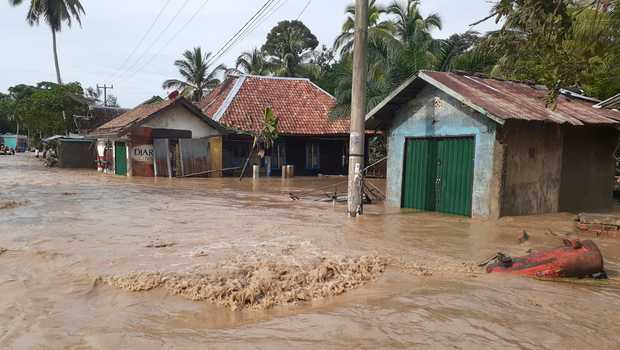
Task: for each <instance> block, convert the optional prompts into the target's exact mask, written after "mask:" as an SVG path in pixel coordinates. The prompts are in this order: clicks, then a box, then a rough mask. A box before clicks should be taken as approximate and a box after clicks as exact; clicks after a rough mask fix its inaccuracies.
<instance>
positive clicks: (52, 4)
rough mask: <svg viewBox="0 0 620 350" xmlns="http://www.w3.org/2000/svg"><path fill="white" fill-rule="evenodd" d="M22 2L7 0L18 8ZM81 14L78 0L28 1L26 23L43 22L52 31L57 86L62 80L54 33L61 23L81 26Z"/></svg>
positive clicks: (36, 23) (82, 12)
mask: <svg viewBox="0 0 620 350" xmlns="http://www.w3.org/2000/svg"><path fill="white" fill-rule="evenodd" d="M23 2H24V0H9V4H11V5H13V6H18V5H20V4H22V3H23ZM83 14H84V8H83V7H82V4H81V3H80V1H79V0H30V8H29V9H28V13H27V15H26V21H27V22H28V23H29V24H30V25H31V26H34V25H38V24H39V23H41V21H42V20H43V21H45V23H47V25H49V26H50V29H51V30H52V48H53V50H54V65H55V67H56V79H57V80H58V84H62V79H61V77H60V65H59V63H58V49H57V47H56V33H57V32H60V31H61V29H62V25H63V23H66V24H67V26H69V27H71V24H72V23H73V20H75V21H76V22H78V24H79V25H82V22H81V18H80V16H81V15H83Z"/></svg>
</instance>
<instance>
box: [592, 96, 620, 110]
mask: <svg viewBox="0 0 620 350" xmlns="http://www.w3.org/2000/svg"><path fill="white" fill-rule="evenodd" d="M595 107H596V108H607V109H620V94H617V95H616V96H613V97H611V98H609V99H607V100H605V101H603V102H601V103H599V104H597V105H596V106H595Z"/></svg>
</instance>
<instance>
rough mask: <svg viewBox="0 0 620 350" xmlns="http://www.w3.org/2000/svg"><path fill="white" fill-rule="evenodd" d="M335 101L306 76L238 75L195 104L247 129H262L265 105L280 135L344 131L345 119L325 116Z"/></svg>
mask: <svg viewBox="0 0 620 350" xmlns="http://www.w3.org/2000/svg"><path fill="white" fill-rule="evenodd" d="M335 104H336V101H335V99H334V97H332V96H331V95H329V94H328V93H327V92H325V91H323V90H322V89H321V88H319V87H318V86H316V85H315V84H313V83H312V82H311V81H310V80H308V79H297V78H276V77H262V76H253V75H242V76H240V77H230V78H229V79H227V80H226V81H225V82H224V83H222V85H220V86H219V87H218V88H217V89H215V90H213V91H212V92H211V93H210V94H209V95H208V96H206V97H205V98H204V99H203V100H202V101H201V102H200V103H199V107H200V109H202V111H203V112H204V113H205V114H206V115H207V116H209V117H211V118H214V119H215V120H217V121H219V122H220V123H222V124H224V125H226V126H229V127H232V128H236V129H239V130H243V131H248V132H259V131H260V130H261V129H262V127H263V115H264V111H265V108H267V107H271V108H272V110H273V113H274V115H275V116H276V117H277V118H278V132H279V133H280V134H282V135H343V134H347V133H348V132H349V125H350V124H349V119H348V118H338V119H334V118H331V117H330V116H329V113H330V111H331V109H332V108H333V107H334V105H335Z"/></svg>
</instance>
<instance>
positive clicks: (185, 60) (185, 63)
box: [162, 47, 226, 101]
mask: <svg viewBox="0 0 620 350" xmlns="http://www.w3.org/2000/svg"><path fill="white" fill-rule="evenodd" d="M210 58H211V52H208V53H206V54H203V52H202V49H201V48H200V47H195V48H194V50H186V51H185V52H184V53H183V57H182V58H181V59H179V60H176V61H175V62H174V65H175V66H176V67H177V68H178V69H179V73H180V74H181V76H182V77H183V80H179V79H168V80H166V81H164V83H163V84H162V87H163V88H164V89H177V90H179V91H180V93H181V95H182V96H184V97H186V98H189V99H190V100H192V101H200V99H202V97H203V96H204V94H205V92H208V91H210V90H211V89H213V88H215V87H216V86H217V85H219V83H220V79H219V78H218V76H219V75H220V74H221V73H223V72H225V71H226V67H225V66H224V65H218V66H216V67H211V64H210V63H209V60H210Z"/></svg>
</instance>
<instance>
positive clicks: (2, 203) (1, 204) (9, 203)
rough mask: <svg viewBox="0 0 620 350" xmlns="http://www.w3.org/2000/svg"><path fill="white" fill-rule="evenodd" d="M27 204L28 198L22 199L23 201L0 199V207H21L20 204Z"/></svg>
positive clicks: (28, 202)
mask: <svg viewBox="0 0 620 350" xmlns="http://www.w3.org/2000/svg"><path fill="white" fill-rule="evenodd" d="M28 204H30V201H29V200H23V201H14V200H9V201H0V209H15V208H17V207H22V206H24V205H28Z"/></svg>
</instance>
